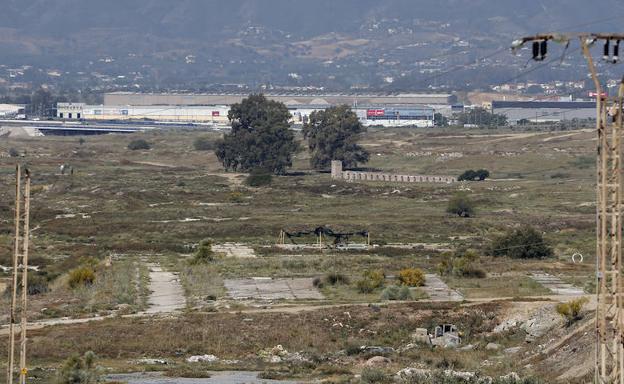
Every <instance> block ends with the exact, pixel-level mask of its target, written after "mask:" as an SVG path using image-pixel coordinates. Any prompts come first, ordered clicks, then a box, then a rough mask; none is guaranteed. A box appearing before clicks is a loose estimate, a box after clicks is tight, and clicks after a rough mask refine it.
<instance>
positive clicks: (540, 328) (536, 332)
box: [520, 304, 565, 342]
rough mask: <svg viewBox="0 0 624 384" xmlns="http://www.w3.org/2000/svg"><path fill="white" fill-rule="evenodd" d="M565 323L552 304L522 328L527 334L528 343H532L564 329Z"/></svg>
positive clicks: (538, 311) (542, 308)
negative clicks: (555, 330) (559, 329)
mask: <svg viewBox="0 0 624 384" xmlns="http://www.w3.org/2000/svg"><path fill="white" fill-rule="evenodd" d="M564 323H565V321H564V320H563V318H562V317H561V316H560V315H559V314H557V312H556V311H555V304H550V305H547V306H544V307H541V308H539V309H538V310H537V311H536V312H535V313H533V315H532V316H531V317H530V318H529V319H528V320H527V321H526V322H525V323H524V324H522V326H521V327H520V328H521V329H522V330H523V331H525V332H526V334H527V335H526V341H528V342H532V341H535V340H536V339H538V338H540V337H542V336H544V335H546V334H548V333H549V332H550V331H551V330H553V329H555V328H560V327H563V326H564Z"/></svg>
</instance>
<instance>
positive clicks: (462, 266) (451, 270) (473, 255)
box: [438, 249, 486, 279]
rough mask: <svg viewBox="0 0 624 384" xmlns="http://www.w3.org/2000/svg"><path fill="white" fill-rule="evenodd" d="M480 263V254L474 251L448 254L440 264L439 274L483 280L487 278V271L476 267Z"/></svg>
mask: <svg viewBox="0 0 624 384" xmlns="http://www.w3.org/2000/svg"><path fill="white" fill-rule="evenodd" d="M478 261H479V254H478V253H477V252H476V251H475V250H472V249H469V250H458V251H456V252H454V253H451V252H446V253H444V254H443V255H442V261H441V262H440V263H439V264H438V273H439V274H440V275H442V276H455V277H464V278H477V279H483V278H485V277H486V273H485V271H484V270H482V269H480V268H478V267H475V266H474V264H475V263H476V262H478Z"/></svg>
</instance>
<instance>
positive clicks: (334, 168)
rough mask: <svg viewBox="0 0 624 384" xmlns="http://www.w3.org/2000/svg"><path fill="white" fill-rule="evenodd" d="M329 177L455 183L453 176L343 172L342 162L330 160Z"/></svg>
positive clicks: (353, 179)
mask: <svg viewBox="0 0 624 384" xmlns="http://www.w3.org/2000/svg"><path fill="white" fill-rule="evenodd" d="M331 177H332V179H335V180H345V181H391V182H397V183H445V184H451V183H455V182H457V178H456V177H453V176H424V175H399V174H391V173H383V172H359V171H344V170H343V169H342V161H340V160H332V162H331Z"/></svg>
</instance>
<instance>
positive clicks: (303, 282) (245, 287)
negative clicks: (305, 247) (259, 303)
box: [224, 277, 323, 300]
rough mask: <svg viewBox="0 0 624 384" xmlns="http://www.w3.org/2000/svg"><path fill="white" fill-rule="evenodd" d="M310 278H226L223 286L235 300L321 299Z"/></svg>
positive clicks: (321, 296)
mask: <svg viewBox="0 0 624 384" xmlns="http://www.w3.org/2000/svg"><path fill="white" fill-rule="evenodd" d="M312 281H313V279H311V278H292V279H272V278H263V277H259V278H251V279H227V280H225V281H224V285H225V288H226V289H227V291H228V294H229V295H230V297H231V298H233V299H235V300H253V299H255V300H296V299H314V300H321V299H323V295H322V294H321V293H320V292H319V291H318V290H317V289H316V287H314V285H313V284H312Z"/></svg>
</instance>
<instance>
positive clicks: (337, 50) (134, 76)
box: [0, 0, 624, 90]
mask: <svg viewBox="0 0 624 384" xmlns="http://www.w3.org/2000/svg"><path fill="white" fill-rule="evenodd" d="M268 4H270V6H267V5H268ZM618 15H624V4H622V3H621V2H618V1H615V0H607V1H602V2H597V3H596V2H587V1H582V0H573V1H564V0H555V1H543V0H529V1H524V2H521V3H518V2H516V1H513V0H502V1H486V0H476V1H466V0H441V1H434V0H423V1H418V2H417V3H416V4H415V2H414V1H409V0H386V1H381V2H380V1H372V0H357V1H356V0H342V1H339V2H337V1H334V0H318V1H305V0H270V1H266V0H233V1H228V2H223V1H219V0H206V1H204V0H182V1H176V2H175V6H172V3H171V2H169V1H164V0H128V1H120V0H110V1H93V0H92V1H79V0H46V1H43V0H20V1H18V0H8V1H5V4H4V7H3V12H1V13H0V31H2V33H1V34H0V49H1V50H2V52H3V59H2V62H0V64H4V65H6V66H7V67H16V66H18V67H19V66H24V65H33V66H35V67H37V68H40V69H42V70H44V71H46V72H47V71H49V70H60V72H69V73H65V74H62V75H61V76H56V77H55V78H52V79H46V78H45V76H44V77H43V78H41V75H35V74H25V75H24V76H26V78H25V79H24V80H26V81H34V82H46V81H49V82H53V83H59V84H64V83H67V84H70V85H76V84H83V83H85V82H86V83H89V82H94V83H93V84H91V85H102V84H101V82H98V80H97V79H98V76H95V75H93V72H96V73H97V74H99V75H102V76H104V77H111V78H115V79H126V80H127V81H119V80H115V84H117V85H118V86H120V87H123V86H134V85H135V84H138V85H139V86H141V87H145V86H147V85H148V84H149V85H150V86H151V87H156V88H157V87H160V86H166V87H171V86H181V87H184V86H187V87H188V86H190V87H195V88H196V87H209V86H211V85H214V84H215V83H216V84H223V83H237V84H238V83H243V84H246V85H250V86H257V85H260V84H279V85H285V86H309V85H316V86H326V87H337V88H348V87H358V86H361V87H364V88H367V87H372V88H388V89H390V90H391V89H393V88H395V87H396V86H397V85H396V83H397V81H396V80H397V78H398V77H402V78H403V80H404V82H405V86H407V87H408V88H410V89H412V88H421V87H423V88H424V87H427V86H429V85H430V83H431V82H427V81H424V80H423V79H427V77H428V76H426V74H428V73H434V74H435V73H438V72H440V71H442V70H445V69H447V68H452V67H453V66H457V65H465V64H466V63H470V62H473V61H475V60H476V59H477V58H478V57H482V56H485V55H487V54H488V53H491V52H494V51H496V50H497V49H502V48H504V47H506V46H508V45H509V43H510V41H512V40H513V39H514V38H515V37H517V36H520V35H523V34H527V33H534V32H537V31H543V30H559V29H566V30H567V29H587V28H589V29H592V30H617V29H618V25H619V22H620V21H621V18H619V19H618V18H616V17H617V16H618ZM600 19H602V20H605V21H602V22H599V21H597V20H600ZM432 58H433V59H432ZM419 62H420V63H419ZM510 63H514V60H513V58H512V57H511V56H510V55H500V57H499V56H496V57H494V58H493V59H492V60H484V61H481V62H480V61H477V62H476V64H475V67H478V68H475V70H476V71H463V73H461V74H459V75H458V76H445V77H444V78H442V79H441V80H440V81H441V82H440V83H437V82H436V83H434V84H433V85H434V86H448V87H455V88H470V87H472V86H475V85H484V84H491V83H496V82H499V81H502V80H504V79H505V78H506V77H509V74H510V72H509V67H508V65H509V64H510ZM518 63H519V62H518ZM519 65H520V64H519ZM76 72H86V73H89V72H91V75H80V76H78V77H76V76H70V75H71V73H76ZM562 72H564V73H558V74H557V75H556V76H557V77H558V78H559V79H565V78H566V77H567V76H568V75H569V73H568V72H567V71H562ZM484 74H485V75H484ZM2 76H3V74H2V72H1V71H0V79H2ZM20 76H21V75H20ZM119 76H122V77H121V78H120V77H119ZM532 76H538V77H540V76H546V77H548V76H551V75H548V74H546V73H542V72H538V73H536V74H533V75H532ZM59 77H61V78H60V79H59ZM466 79H470V80H471V81H472V82H473V83H469V82H467V81H466ZM14 80H17V79H14ZM131 80H132V81H131ZM1 83H2V80H0V84H1ZM475 83H476V84H475Z"/></svg>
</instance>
